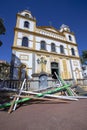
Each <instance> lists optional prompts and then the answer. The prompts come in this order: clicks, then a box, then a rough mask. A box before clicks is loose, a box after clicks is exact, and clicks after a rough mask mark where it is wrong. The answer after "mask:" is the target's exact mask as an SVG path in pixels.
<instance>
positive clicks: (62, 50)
mask: <svg viewBox="0 0 87 130" xmlns="http://www.w3.org/2000/svg"><path fill="white" fill-rule="evenodd" d="M60 53H63V54H64V46H63V45H60Z"/></svg>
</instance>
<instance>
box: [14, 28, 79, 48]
mask: <svg viewBox="0 0 87 130" xmlns="http://www.w3.org/2000/svg"><path fill="white" fill-rule="evenodd" d="M14 31H20V32H25V33H28V34H31V35H35V36H40V37H44V38H48V39H52V40H55V41H59V42H62V43H65V44H68V45H74V46H78V45H77V44H76V43H72V42H68V41H65V40H60V39H57V38H54V37H51V36H47V35H43V34H40V33H37V32H31V31H29V30H24V29H20V28H15V29H14Z"/></svg>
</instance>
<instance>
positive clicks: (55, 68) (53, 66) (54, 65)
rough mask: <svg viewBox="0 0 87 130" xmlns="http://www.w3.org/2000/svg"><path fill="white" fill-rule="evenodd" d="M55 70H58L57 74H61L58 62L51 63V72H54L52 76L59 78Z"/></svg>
mask: <svg viewBox="0 0 87 130" xmlns="http://www.w3.org/2000/svg"><path fill="white" fill-rule="evenodd" d="M54 72H56V73H57V75H58V74H59V65H58V63H56V62H52V63H51V74H52V78H54V79H57V77H56V75H55V73H54Z"/></svg>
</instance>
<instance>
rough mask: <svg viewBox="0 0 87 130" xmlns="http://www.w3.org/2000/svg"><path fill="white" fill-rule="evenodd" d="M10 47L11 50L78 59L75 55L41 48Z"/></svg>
mask: <svg viewBox="0 0 87 130" xmlns="http://www.w3.org/2000/svg"><path fill="white" fill-rule="evenodd" d="M12 49H13V50H17V51H21V52H28V53H29V52H35V53H38V54H40V55H41V54H43V55H44V54H45V55H48V56H49V55H53V56H59V57H60V58H72V59H79V60H80V57H76V56H68V55H64V54H58V53H52V52H48V51H44V50H43V51H42V50H34V49H31V48H27V47H18V46H12Z"/></svg>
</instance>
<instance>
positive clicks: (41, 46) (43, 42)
mask: <svg viewBox="0 0 87 130" xmlns="http://www.w3.org/2000/svg"><path fill="white" fill-rule="evenodd" d="M40 48H41V50H46V43H45V41H41V43H40Z"/></svg>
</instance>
